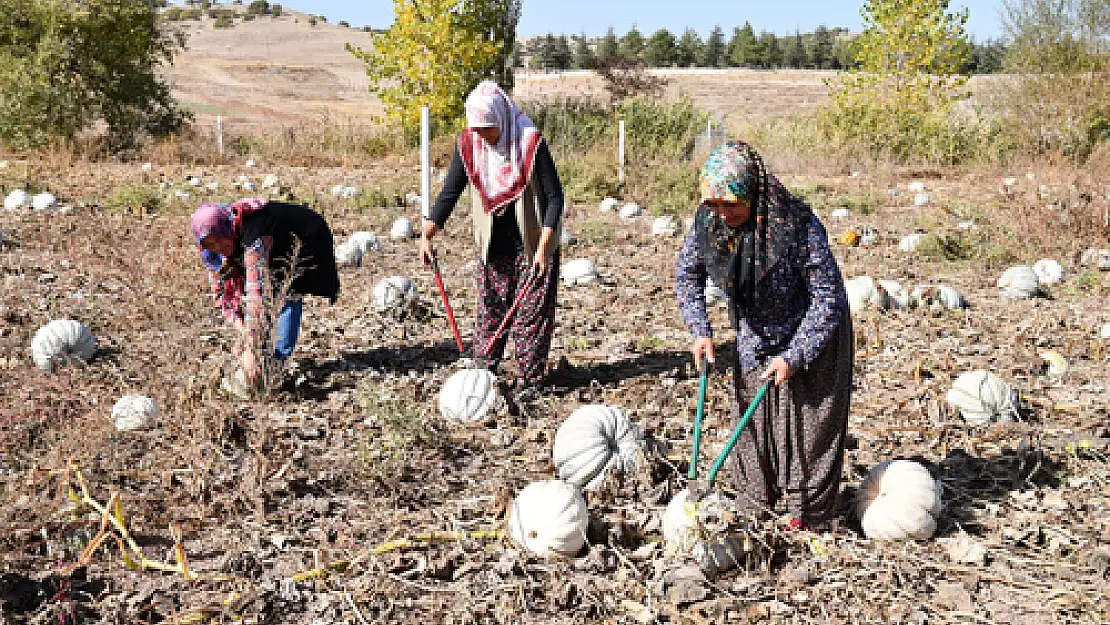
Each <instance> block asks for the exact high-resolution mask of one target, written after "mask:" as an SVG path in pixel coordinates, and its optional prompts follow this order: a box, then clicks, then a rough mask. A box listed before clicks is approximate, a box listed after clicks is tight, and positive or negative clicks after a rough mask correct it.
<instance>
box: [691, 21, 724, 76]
mask: <svg viewBox="0 0 1110 625" xmlns="http://www.w3.org/2000/svg"><path fill="white" fill-rule="evenodd" d="M725 52H726V49H725V33H724V32H723V31H722V30H721V27H720V26H714V27H713V30H712V31H711V32H710V33H709V37H708V38H706V40H705V47H704V48H702V56H701V58H700V59H698V63H699V64H700V65H701V66H702V67H722V66H724V65H725Z"/></svg>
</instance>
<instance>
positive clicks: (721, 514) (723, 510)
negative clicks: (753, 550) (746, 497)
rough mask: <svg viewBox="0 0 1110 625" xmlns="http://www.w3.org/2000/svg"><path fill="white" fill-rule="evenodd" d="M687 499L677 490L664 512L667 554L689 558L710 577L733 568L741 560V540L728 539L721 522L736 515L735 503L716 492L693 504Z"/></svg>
mask: <svg viewBox="0 0 1110 625" xmlns="http://www.w3.org/2000/svg"><path fill="white" fill-rule="evenodd" d="M689 497H690V491H689V490H688V489H685V488H684V489H682V490H680V491H678V493H676V494H675V496H674V497H673V498H672V499H671V502H670V503H669V504H667V509H666V510H665V511H664V512H663V541H664V544H665V545H666V552H667V554H668V555H670V556H675V555H685V556H692V557H693V558H694V561H695V562H697V563H698V567H699V568H700V569H701V570H702V571H703V572H704V573H705V574H706V575H708V576H710V577H712V576H714V575H716V574H717V573H720V572H721V571H725V570H728V569H731V568H735V567H736V566H737V564H738V563H739V562H741V561H742V560H743V555H744V551H743V541H742V540H741V539H740V538H738V537H733V536H728V535H727V534H726V533H725V532H726V531H727V529H728V528H727V524H726V523H724V522H723V521H724V519H725V518H726V517H727V516H730V515H731V514H734V513H735V509H736V505H735V502H733V501H732V500H731V499H728V498H727V497H724V496H722V495H721V494H720V493H718V492H717V491H712V492H709V493H707V494H706V495H705V496H704V497H703V499H702V500H701V501H699V502H697V503H696V504H695V503H691V502H689V501H688V500H689Z"/></svg>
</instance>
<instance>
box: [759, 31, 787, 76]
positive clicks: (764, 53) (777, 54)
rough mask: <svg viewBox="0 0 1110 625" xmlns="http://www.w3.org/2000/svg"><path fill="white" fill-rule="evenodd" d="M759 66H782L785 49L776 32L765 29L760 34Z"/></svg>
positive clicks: (769, 67) (772, 67)
mask: <svg viewBox="0 0 1110 625" xmlns="http://www.w3.org/2000/svg"><path fill="white" fill-rule="evenodd" d="M759 53H760V62H759V66H760V67H763V68H766V69H774V68H776V67H782V63H783V51H782V46H781V45H780V44H779V39H778V37H776V36H775V33H769V32H767V31H763V32H762V33H760V34H759Z"/></svg>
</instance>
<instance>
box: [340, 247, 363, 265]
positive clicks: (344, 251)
mask: <svg viewBox="0 0 1110 625" xmlns="http://www.w3.org/2000/svg"><path fill="white" fill-rule="evenodd" d="M335 262H336V264H337V265H339V266H340V267H360V266H362V248H360V247H359V246H358V245H356V244H355V243H354V242H353V241H347V242H345V243H340V244H339V245H337V246H335Z"/></svg>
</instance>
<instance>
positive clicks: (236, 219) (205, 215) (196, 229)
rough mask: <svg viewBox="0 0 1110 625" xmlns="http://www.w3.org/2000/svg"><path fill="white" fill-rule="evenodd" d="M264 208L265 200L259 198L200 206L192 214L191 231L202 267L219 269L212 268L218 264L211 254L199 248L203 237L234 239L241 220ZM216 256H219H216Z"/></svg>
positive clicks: (237, 233)
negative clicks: (198, 250)
mask: <svg viewBox="0 0 1110 625" xmlns="http://www.w3.org/2000/svg"><path fill="white" fill-rule="evenodd" d="M265 206H266V200H263V199H260V198H243V199H241V200H238V201H236V202H233V203H231V204H212V203H207V202H206V203H204V204H201V205H200V206H199V207H198V208H197V210H196V212H195V213H193V219H192V229H193V236H194V237H196V239H197V247H198V248H199V249H200V257H201V261H202V262H203V263H204V265H205V266H206V267H208V268H209V269H218V268H219V266H218V265H217V266H216V267H213V266H212V265H213V264H214V263H215V262H219V261H216V260H215V259H214V258H213V253H212V252H207V251H206V250H205V249H204V248H202V247H200V242H201V240H203V239H204V237H207V236H216V237H220V238H223V239H234V238H235V237H237V236H238V235H239V226H240V224H242V222H243V218H244V217H246V216H247V215H250V214H251V213H253V212H255V211H258V210H261V209H262V208H263V207H265ZM216 256H219V255H218V254H216ZM220 261H222V259H220Z"/></svg>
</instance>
